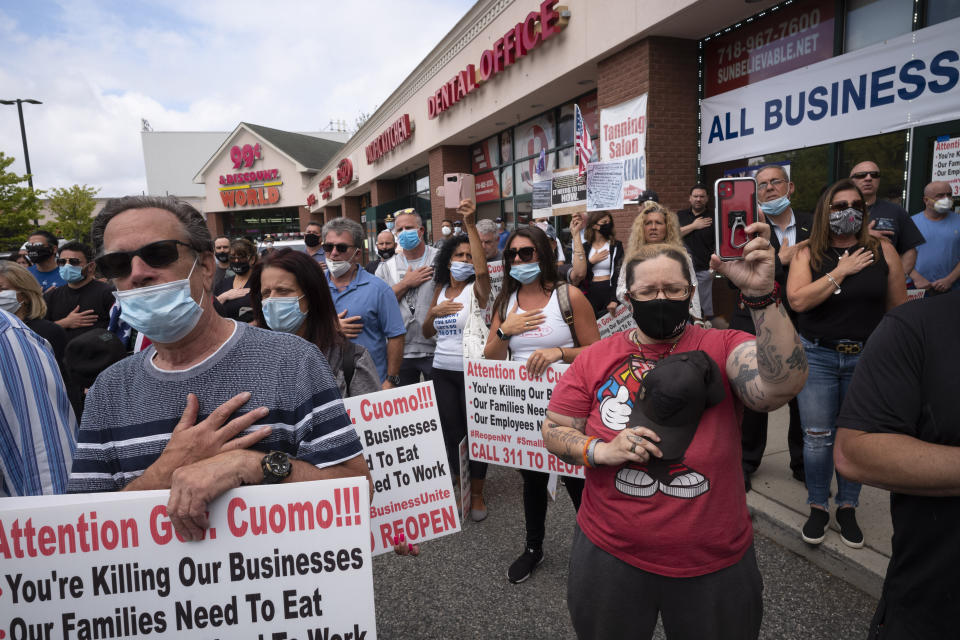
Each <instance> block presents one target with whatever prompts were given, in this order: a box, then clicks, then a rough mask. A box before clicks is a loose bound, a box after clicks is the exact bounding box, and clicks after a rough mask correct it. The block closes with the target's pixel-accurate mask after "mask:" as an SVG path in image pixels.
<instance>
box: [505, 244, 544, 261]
mask: <svg viewBox="0 0 960 640" xmlns="http://www.w3.org/2000/svg"><path fill="white" fill-rule="evenodd" d="M535 251H536V249H534V248H533V247H520V248H519V249H504V250H503V259H504V260H506V261H507V262H513V260H514V258H516V257H517V256H520V262H530V261H531V260H533V254H534V252H535Z"/></svg>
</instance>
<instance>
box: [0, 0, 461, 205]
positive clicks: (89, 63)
mask: <svg viewBox="0 0 960 640" xmlns="http://www.w3.org/2000/svg"><path fill="white" fill-rule="evenodd" d="M24 4H25V5H28V6H29V8H27V9H21V11H23V13H14V12H13V10H12V9H11V8H10V7H9V5H8V6H7V8H6V9H4V8H0V61H2V62H0V88H2V89H0V99H10V98H36V99H39V100H42V101H43V102H44V104H42V105H29V104H28V105H24V118H25V121H26V130H27V141H28V143H29V149H30V162H31V166H32V169H33V171H34V174H35V180H34V184H35V186H36V187H37V188H40V189H48V188H52V187H65V186H70V185H72V184H89V185H91V186H94V187H100V188H101V192H100V193H101V195H103V196H113V195H122V194H128V193H139V192H141V191H143V190H145V189H146V179H145V177H144V168H143V154H142V150H141V147H140V119H141V118H146V119H147V120H148V121H149V122H150V124H151V125H152V126H153V129H154V130H155V131H164V130H169V131H189V130H196V131H230V130H232V129H233V128H234V127H235V126H236V125H237V123H239V122H240V121H248V122H253V123H257V124H263V125H266V126H270V127H276V128H279V129H287V130H291V131H313V130H318V129H320V128H322V127H324V126H326V124H327V123H328V121H329V120H331V119H344V120H346V121H347V122H348V123H351V124H352V123H353V121H354V119H355V117H356V116H357V114H358V113H359V112H361V111H363V112H371V111H373V109H374V107H375V106H376V105H378V104H382V103H383V101H384V100H385V99H386V98H387V97H388V96H389V95H390V93H391V92H392V91H393V90H394V89H395V88H396V87H397V86H398V85H399V84H400V82H401V81H402V80H403V79H404V78H405V77H406V76H407V75H408V74H409V73H410V72H411V71H412V70H413V68H414V67H415V66H416V65H417V64H418V63H419V62H420V61H421V60H422V59H423V58H424V57H425V56H426V54H427V53H429V52H430V50H431V49H432V48H433V47H434V46H435V45H436V43H437V42H439V40H440V38H442V37H443V36H444V35H445V34H446V33H447V31H449V30H450V29H451V28H452V27H453V26H454V24H456V22H457V21H458V20H459V19H460V18H461V16H462V15H463V14H464V13H465V12H466V11H467V9H468V8H469V6H470V4H472V2H469V1H468V0H455V1H450V0H446V1H444V0H413V1H411V2H405V3H393V2H386V1H384V0H376V1H363V0H354V1H352V2H351V1H349V0H348V1H340V2H330V1H327V0H325V1H321V2H306V1H292V0H283V1H272V2H263V1H262V0H261V1H259V2H253V1H250V0H229V1H228V0H210V1H206V0H205V1H200V2H198V1H197V0H168V1H167V2H163V3H157V2H145V1H142V0H140V1H131V2H122V3H118V2H108V1H106V0H104V1H102V2H96V1H93V0H62V1H61V2H54V0H34V1H33V2H30V3H24ZM5 11H6V12H5ZM0 150H2V151H3V152H4V153H6V154H7V155H12V156H15V157H16V158H17V162H16V163H15V164H14V165H13V167H12V169H13V170H14V171H17V172H20V173H23V172H25V166H24V163H23V158H22V155H23V153H22V146H21V142H20V129H19V121H18V119H17V115H16V109H15V108H13V107H0Z"/></svg>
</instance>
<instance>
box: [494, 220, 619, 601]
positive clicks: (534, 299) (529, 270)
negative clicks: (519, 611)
mask: <svg viewBox="0 0 960 640" xmlns="http://www.w3.org/2000/svg"><path fill="white" fill-rule="evenodd" d="M505 246H506V249H504V251H503V269H504V273H503V287H502V289H501V290H500V294H499V295H498V296H497V299H496V300H495V301H494V303H493V309H494V314H493V323H492V324H491V325H490V337H489V338H488V339H487V346H486V348H485V349H484V357H486V358H491V359H493V360H507V359H510V360H517V361H520V362H525V363H526V365H527V371H528V372H529V373H530V375H531V376H538V375H540V374H542V373H543V372H544V371H545V370H546V369H547V367H548V366H550V365H551V364H553V363H554V362H558V361H559V362H564V363H570V362H573V359H574V358H575V357H576V356H577V354H578V353H580V351H581V349H583V347H586V346H588V345H591V344H593V343H594V342H596V341H597V340H599V339H600V332H599V331H598V330H597V322H596V318H595V317H594V314H593V309H591V307H590V303H589V302H588V301H587V299H586V298H585V297H584V295H583V294H582V293H580V291H579V290H577V289H576V288H575V287H571V286H568V285H566V284H564V283H560V282H558V281H557V263H556V260H555V259H554V257H553V251H552V249H551V248H550V242H549V240H548V239H547V235H546V234H545V233H544V232H543V231H542V230H540V229H539V228H537V227H522V228H520V229H517V230H516V231H513V232H512V233H511V234H510V236H509V237H508V238H507V243H506V245H505ZM520 474H521V475H522V476H523V510H524V520H525V523H526V530H527V543H526V548H525V549H524V552H523V554H522V555H521V556H520V557H519V558H517V560H516V561H514V563H513V564H512V565H510V569H509V571H508V572H507V577H508V578H509V579H510V582H514V583H516V582H523V581H524V580H526V579H527V578H528V577H529V576H530V574H531V573H532V572H533V569H534V568H535V567H536V566H537V565H538V564H540V563H541V562H542V561H543V538H544V535H545V533H546V531H545V523H546V517H547V481H548V479H549V475H548V474H546V473H541V472H539V471H527V470H521V471H520ZM564 484H565V486H566V487H567V492H568V493H569V494H570V499H571V500H573V504H574V507H576V508H578V509H579V508H580V494H581V492H582V491H583V480H579V479H576V478H564Z"/></svg>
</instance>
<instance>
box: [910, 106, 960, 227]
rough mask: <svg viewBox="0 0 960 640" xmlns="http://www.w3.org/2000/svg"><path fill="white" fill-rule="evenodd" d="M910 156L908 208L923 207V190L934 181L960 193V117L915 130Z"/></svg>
mask: <svg viewBox="0 0 960 640" xmlns="http://www.w3.org/2000/svg"><path fill="white" fill-rule="evenodd" d="M910 146H911V149H910V157H911V159H912V160H911V167H910V192H909V194H908V196H909V198H908V203H907V205H908V206H907V211H908V212H909V213H911V214H913V213H916V212H918V211H920V210H921V209H923V189H924V187H926V186H927V185H928V184H929V183H931V182H933V181H934V180H944V181H946V182H950V183H951V186H953V196H954V199H955V200H954V201H956V198H957V197H958V196H960V120H950V121H948V122H940V123H937V124H931V125H928V126H925V127H917V128H916V129H914V130H913V139H912V142H911V145H910Z"/></svg>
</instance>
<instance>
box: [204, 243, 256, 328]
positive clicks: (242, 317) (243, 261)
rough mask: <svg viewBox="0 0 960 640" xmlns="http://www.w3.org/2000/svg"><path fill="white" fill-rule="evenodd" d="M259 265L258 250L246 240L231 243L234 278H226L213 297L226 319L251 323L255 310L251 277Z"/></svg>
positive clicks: (214, 291)
mask: <svg viewBox="0 0 960 640" xmlns="http://www.w3.org/2000/svg"><path fill="white" fill-rule="evenodd" d="M256 264H257V248H256V246H254V244H253V242H251V241H250V240H247V239H246V238H234V239H233V240H231V241H230V270H231V271H233V273H234V274H236V275H234V276H232V277H229V278H224V279H223V280H221V281H220V284H218V285H217V286H216V287H215V288H214V290H213V295H214V296H215V297H216V300H217V302H219V303H220V306H221V308H222V310H221V311H220V315H222V316H223V317H224V318H231V319H233V320H239V321H240V322H250V321H251V320H252V319H253V310H252V308H251V306H250V286H249V284H250V283H249V281H250V275H251V270H252V269H253V268H254V267H255V266H256Z"/></svg>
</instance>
